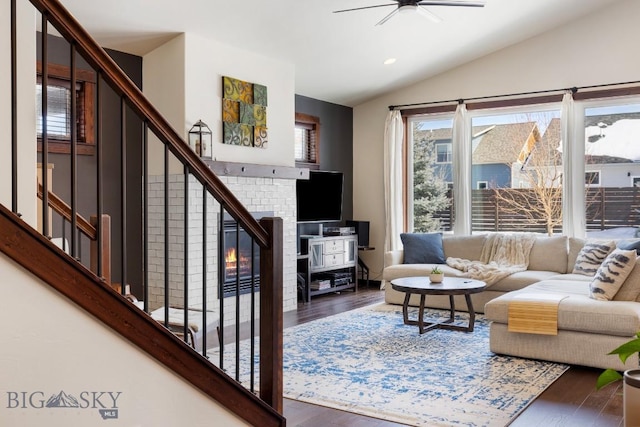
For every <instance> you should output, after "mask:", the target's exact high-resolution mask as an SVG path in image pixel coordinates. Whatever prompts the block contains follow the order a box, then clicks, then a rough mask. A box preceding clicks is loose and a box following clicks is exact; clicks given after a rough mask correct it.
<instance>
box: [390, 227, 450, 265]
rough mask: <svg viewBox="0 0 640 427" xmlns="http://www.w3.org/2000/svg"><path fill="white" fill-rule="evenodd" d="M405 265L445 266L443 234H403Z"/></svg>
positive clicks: (401, 236)
mask: <svg viewBox="0 0 640 427" xmlns="http://www.w3.org/2000/svg"><path fill="white" fill-rule="evenodd" d="M400 240H402V245H403V246H404V263H405V264H444V263H445V262H446V261H445V259H444V249H443V248H442V233H402V234H400Z"/></svg>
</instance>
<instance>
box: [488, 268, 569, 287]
mask: <svg viewBox="0 0 640 427" xmlns="http://www.w3.org/2000/svg"><path fill="white" fill-rule="evenodd" d="M553 276H557V273H556V272H554V271H534V270H526V271H518V272H517V273H513V274H510V275H509V276H507V277H505V278H504V279H502V280H500V281H498V282H496V283H494V284H493V285H491V286H490V287H489V289H491V290H492V291H501V292H511V291H517V290H518V289H522V288H524V287H525V286H529V285H531V284H533V283H537V282H539V281H541V280H545V279H549V278H551V277H553Z"/></svg>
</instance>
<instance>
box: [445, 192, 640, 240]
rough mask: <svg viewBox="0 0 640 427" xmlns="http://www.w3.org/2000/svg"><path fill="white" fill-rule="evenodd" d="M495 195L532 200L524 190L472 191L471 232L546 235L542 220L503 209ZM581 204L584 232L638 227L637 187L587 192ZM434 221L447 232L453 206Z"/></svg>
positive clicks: (639, 194) (639, 201)
mask: <svg viewBox="0 0 640 427" xmlns="http://www.w3.org/2000/svg"><path fill="white" fill-rule="evenodd" d="M499 191H511V192H514V191H516V192H520V193H522V194H521V196H522V197H527V198H530V199H535V197H534V196H533V190H532V189H527V188H521V189H513V188H509V189H486V190H472V192H471V217H472V229H473V231H529V232H538V233H546V232H547V229H546V222H545V220H544V218H542V217H540V218H537V219H536V220H535V221H534V220H532V219H531V218H529V217H527V216H526V215H524V214H518V213H514V212H511V211H510V210H509V209H506V207H505V206H504V203H505V202H504V200H502V199H501V197H499V196H496V194H497V192H499ZM448 197H449V198H450V199H452V198H453V194H452V193H451V192H450V193H449V194H448ZM585 200H586V204H587V209H586V216H587V218H586V224H587V231H598V230H609V229H612V228H618V227H639V226H640V188H638V187H599V188H590V189H588V190H587V194H586V197H585ZM557 203H561V202H560V201H558V202H557ZM501 204H502V205H501ZM435 217H436V218H438V219H439V220H440V223H441V229H442V230H443V231H450V230H451V229H452V224H453V217H454V206H453V203H452V204H451V206H450V209H448V210H443V211H440V212H438V213H437V214H436V215H435ZM555 233H562V226H561V225H560V226H557V227H555V228H554V234H555Z"/></svg>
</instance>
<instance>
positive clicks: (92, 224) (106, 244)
mask: <svg viewBox="0 0 640 427" xmlns="http://www.w3.org/2000/svg"><path fill="white" fill-rule="evenodd" d="M43 196H44V194H43V188H42V184H38V198H39V199H40V200H42V199H43ZM47 202H48V203H49V207H50V208H51V209H53V210H54V211H55V212H56V213H57V214H58V215H60V216H61V217H62V218H63V219H64V220H66V221H68V222H70V223H71V222H72V219H73V213H72V212H73V210H72V209H71V206H69V205H68V204H67V203H65V201H64V200H62V199H61V198H60V197H58V195H57V194H55V193H54V192H52V191H49V192H48V195H47ZM100 221H101V222H102V224H101V225H102V228H100V230H102V239H98V227H97V224H98V217H97V216H96V215H92V216H91V218H90V220H89V221H87V219H85V218H84V217H83V216H82V215H80V214H79V213H76V224H77V227H78V230H79V231H80V232H81V233H82V234H84V235H85V236H87V238H88V239H89V240H90V242H91V246H90V258H91V259H90V265H91V271H93V272H94V273H95V274H96V275H97V274H98V257H99V256H102V274H101V277H102V280H104V281H105V283H106V284H108V285H109V286H111V217H110V216H109V215H107V214H102V215H101V219H100ZM99 242H100V243H99ZM98 244H101V245H102V249H101V250H100V249H99V248H98Z"/></svg>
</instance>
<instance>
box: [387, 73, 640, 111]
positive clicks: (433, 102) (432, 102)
mask: <svg viewBox="0 0 640 427" xmlns="http://www.w3.org/2000/svg"><path fill="white" fill-rule="evenodd" d="M638 83H640V80H636V81H631V82H620V83H609V84H601V85H591V86H574V87H571V88H564V89H549V90H537V91H531V92H519V93H510V94H504V95H487V96H476V97H472V98H466V99H462V98H458V99H449V100H446V101H431V102H418V103H415V104H398V105H389V110H391V111H393V110H396V109H399V108H405V107H417V106H426V105H437V104H451V103H454V102H456V103H458V104H464V103H465V102H468V101H479V100H484V99H496V98H509V97H512V96H525V95H540V94H543V93H554V92H560V93H562V92H567V91H571V93H576V92H578V91H579V90H584V89H595V88H604V87H610V86H622V85H630V84H638Z"/></svg>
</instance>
